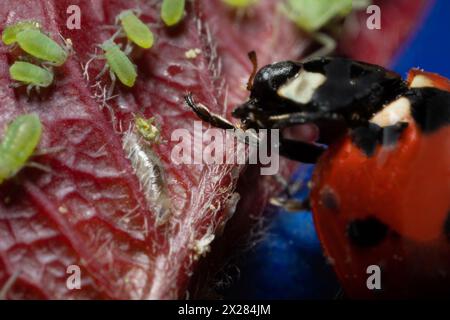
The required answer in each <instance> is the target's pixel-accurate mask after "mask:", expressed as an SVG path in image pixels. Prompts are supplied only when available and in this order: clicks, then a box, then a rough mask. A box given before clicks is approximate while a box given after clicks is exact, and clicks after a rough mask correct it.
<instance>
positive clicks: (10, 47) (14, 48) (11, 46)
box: [8, 42, 19, 52]
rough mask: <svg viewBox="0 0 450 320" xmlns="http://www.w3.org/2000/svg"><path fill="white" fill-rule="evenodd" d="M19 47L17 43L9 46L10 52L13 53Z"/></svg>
mask: <svg viewBox="0 0 450 320" xmlns="http://www.w3.org/2000/svg"><path fill="white" fill-rule="evenodd" d="M18 46H19V45H18V44H17V42H15V43H13V44H11V45H9V46H8V51H9V52H13V51H14V50H16V49H17V48H18Z"/></svg>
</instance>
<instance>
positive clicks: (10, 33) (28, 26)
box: [2, 20, 41, 46]
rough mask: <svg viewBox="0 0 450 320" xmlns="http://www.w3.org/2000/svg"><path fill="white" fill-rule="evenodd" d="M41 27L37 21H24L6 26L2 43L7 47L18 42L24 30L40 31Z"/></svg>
mask: <svg viewBox="0 0 450 320" xmlns="http://www.w3.org/2000/svg"><path fill="white" fill-rule="evenodd" d="M40 28H41V25H40V23H39V22H37V21H33V20H24V21H19V22H17V23H15V24H11V25H9V26H6V27H5V29H4V30H3V33H2V41H3V43H4V44H6V45H7V46H9V45H11V44H14V43H15V42H16V41H17V35H18V34H19V33H20V32H22V31H24V30H39V29H40Z"/></svg>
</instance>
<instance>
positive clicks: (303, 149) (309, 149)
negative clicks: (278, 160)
mask: <svg viewBox="0 0 450 320" xmlns="http://www.w3.org/2000/svg"><path fill="white" fill-rule="evenodd" d="M324 151H325V148H324V147H322V146H319V145H316V144H312V143H308V142H303V141H297V140H291V139H286V138H281V140H280V149H279V153H280V155H282V156H284V157H286V158H289V159H291V160H295V161H299V162H303V163H316V162H317V160H318V159H319V157H320V156H321V155H322V153H323V152H324Z"/></svg>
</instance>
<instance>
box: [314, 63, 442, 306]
mask: <svg viewBox="0 0 450 320" xmlns="http://www.w3.org/2000/svg"><path fill="white" fill-rule="evenodd" d="M408 84H409V87H410V89H411V91H409V92H407V93H406V94H405V95H404V96H403V97H399V98H398V99H397V100H396V101H394V102H392V103H391V104H390V105H387V106H385V108H384V109H383V110H384V114H381V112H380V114H378V115H377V116H375V117H374V118H376V120H377V121H380V122H383V121H388V122H389V121H392V122H399V121H400V122H402V123H405V124H407V127H406V128H405V129H404V130H403V132H402V133H401V135H400V136H398V137H397V139H398V141H397V142H396V143H395V144H390V143H387V144H384V145H383V144H378V145H377V146H376V147H375V149H374V150H371V151H372V152H371V154H370V155H368V154H367V153H365V152H364V151H362V150H361V148H360V147H359V146H358V145H356V144H355V139H354V138H352V137H351V136H350V135H348V136H346V137H344V138H343V139H342V140H340V141H339V142H337V143H334V144H332V145H330V147H329V149H328V150H327V151H326V152H325V154H324V155H323V156H322V157H321V158H320V160H319V162H318V164H317V167H316V170H315V173H314V178H313V187H312V190H311V197H310V200H311V206H312V210H313V212H314V219H315V224H316V228H317V231H318V234H319V238H320V239H321V242H322V244H323V247H324V249H325V252H326V255H327V256H328V257H330V260H331V261H332V264H333V266H334V269H335V270H336V272H337V274H338V277H339V279H340V282H341V284H342V285H343V287H344V288H345V291H346V293H347V294H348V295H350V296H352V297H358V298H370V297H383V298H388V297H392V298H399V297H403V298H405V297H420V296H422V297H432V296H440V297H442V296H444V297H449V296H450V125H449V110H450V93H449V92H450V81H449V80H447V79H445V78H442V77H441V76H438V75H436V74H431V73H427V72H423V71H420V70H415V69H414V70H412V71H411V72H410V74H409V77H408ZM405 97H406V98H405ZM389 109H391V110H389ZM388 110H389V111H388ZM390 112H392V114H390ZM396 113H397V114H396ZM389 117H390V119H389ZM385 138H386V137H385ZM369 140H370V139H369ZM387 140H389V137H387ZM369 144H370V143H369ZM371 265H376V266H379V267H380V269H381V286H380V287H381V290H375V291H374V290H368V288H367V283H366V279H367V278H368V273H367V268H368V266H371Z"/></svg>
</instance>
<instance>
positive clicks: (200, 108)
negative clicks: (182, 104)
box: [184, 93, 236, 129]
mask: <svg viewBox="0 0 450 320" xmlns="http://www.w3.org/2000/svg"><path fill="white" fill-rule="evenodd" d="M184 100H185V101H186V104H187V105H188V106H189V107H190V108H191V109H192V110H193V111H194V112H195V113H196V114H197V116H198V117H199V118H200V119H202V120H203V121H205V122H207V123H209V124H211V125H212V126H214V127H217V128H221V129H236V127H235V126H234V125H233V124H232V123H231V122H229V121H228V120H226V119H225V118H224V117H222V116H220V115H218V114H215V113H212V112H211V111H209V110H208V108H207V107H205V106H204V105H202V104H200V103H196V102H195V101H194V98H193V97H192V93H188V94H187V95H186V96H185V97H184Z"/></svg>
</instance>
